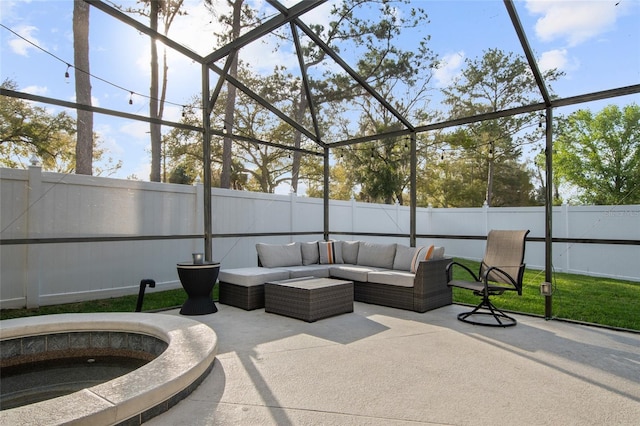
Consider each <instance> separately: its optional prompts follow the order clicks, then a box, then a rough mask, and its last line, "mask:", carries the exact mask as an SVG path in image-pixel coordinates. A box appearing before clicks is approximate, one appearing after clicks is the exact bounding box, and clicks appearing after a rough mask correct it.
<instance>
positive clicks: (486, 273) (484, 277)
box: [479, 265, 524, 295]
mask: <svg viewBox="0 0 640 426" xmlns="http://www.w3.org/2000/svg"><path fill="white" fill-rule="evenodd" d="M523 267H524V265H520V268H523ZM491 273H494V274H499V275H500V276H501V277H502V278H503V279H505V280H508V281H509V282H508V283H506V282H505V283H498V282H496V281H492V282H496V283H498V284H511V285H512V286H513V287H514V289H515V290H517V291H518V294H519V295H522V284H519V283H518V281H516V280H515V279H514V278H513V277H512V276H511V275H509V274H508V273H507V272H505V271H503V270H502V269H500V268H499V267H497V266H490V267H488V268H487V269H485V270H484V272H483V274H482V277H481V278H482V283H483V284H484V287H485V289H487V290H488V288H489V274H491ZM479 281H480V280H479ZM494 287H501V286H500V285H497V286H494ZM505 289H508V288H506V287H505Z"/></svg>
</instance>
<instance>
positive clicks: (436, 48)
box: [0, 0, 640, 303]
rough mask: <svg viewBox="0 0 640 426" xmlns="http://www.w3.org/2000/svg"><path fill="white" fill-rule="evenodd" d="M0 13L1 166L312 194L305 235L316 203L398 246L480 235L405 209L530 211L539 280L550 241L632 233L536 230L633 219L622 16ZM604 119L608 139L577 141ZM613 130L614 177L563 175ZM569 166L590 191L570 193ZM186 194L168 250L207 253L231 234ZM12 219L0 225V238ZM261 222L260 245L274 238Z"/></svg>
mask: <svg viewBox="0 0 640 426" xmlns="http://www.w3.org/2000/svg"><path fill="white" fill-rule="evenodd" d="M9 3H11V4H9ZM2 8H3V10H2V28H1V29H0V30H1V31H2V34H3V37H2V39H3V42H2V44H3V45H2V62H3V65H2V80H3V81H2V89H1V90H2V91H1V95H2V100H3V104H4V105H3V109H4V110H5V111H10V113H9V115H7V117H9V116H10V117H11V120H14V121H12V122H11V123H9V121H10V120H9V119H7V120H6V123H7V124H6V125H3V126H6V128H10V127H11V128H13V129H16V128H21V127H20V126H21V125H23V124H24V123H29V122H30V123H32V124H34V123H36V124H38V125H39V126H40V127H38V129H37V131H34V132H33V133H29V134H28V136H27V137H24V138H22V139H20V138H14V139H11V138H10V137H8V136H5V135H3V140H2V145H1V147H2V151H1V152H0V154H2V157H3V164H2V166H3V167H7V168H18V169H19V168H27V167H29V164H38V165H41V166H42V167H43V170H45V171H51V172H59V173H77V174H85V175H94V176H104V177H113V178H128V179H132V180H141V181H147V180H148V181H151V182H165V183H183V184H194V183H201V184H202V186H203V187H204V188H212V187H213V188H225V189H233V190H248V191H254V192H266V193H275V194H297V195H299V196H307V197H309V198H316V199H321V200H323V213H322V217H321V224H320V223H318V224H317V225H316V226H317V228H316V229H320V230H321V234H322V237H323V238H325V239H328V238H329V237H330V235H331V234H335V233H336V228H335V227H334V226H333V224H334V223H335V222H334V221H335V220H338V219H337V218H334V217H333V216H331V215H330V212H331V209H330V201H331V200H344V201H349V200H351V201H356V202H365V203H378V204H387V205H398V206H406V207H407V208H408V215H407V216H406V219H403V220H406V222H408V223H407V224H406V227H403V228H402V229H403V231H402V232H397V231H393V230H392V231H388V230H387V231H385V232H380V234H381V235H383V236H384V235H386V236H387V237H389V236H392V237H406V238H407V239H408V243H409V244H411V245H415V244H416V240H417V239H420V238H423V239H424V238H444V239H459V240H463V241H464V240H482V239H483V238H484V237H485V235H486V233H485V234H482V235H469V234H466V233H464V231H462V232H459V233H458V232H455V231H450V230H448V231H447V232H444V233H443V232H438V230H431V232H429V233H428V234H426V233H425V232H424V231H420V230H419V229H418V225H417V221H418V214H417V213H416V211H417V209H419V208H425V209H426V208H429V209H430V208H446V209H452V208H483V207H484V208H492V207H522V208H524V207H535V206H544V207H543V208H544V215H543V216H544V219H543V223H542V224H538V225H539V226H540V227H541V230H543V231H542V232H538V233H532V234H531V235H530V237H529V239H528V240H529V241H532V242H537V243H539V244H543V245H544V261H543V262H541V263H542V264H543V265H542V266H544V270H545V275H546V276H545V277H544V279H541V281H543V280H544V281H547V282H550V281H551V280H552V277H551V274H552V268H553V266H552V263H553V261H552V256H553V253H552V247H553V243H554V242H556V243H558V242H559V243H568V244H572V243H575V244H598V245H600V244H607V245H611V246H617V247H618V248H621V247H622V248H624V249H627V248H628V249H630V250H635V251H634V253H637V249H638V246H639V245H640V241H639V239H638V230H632V233H631V234H630V235H631V236H630V237H629V234H627V236H626V237H625V236H620V235H624V233H613V234H611V235H612V236H611V237H607V238H592V237H589V236H586V237H585V236H583V235H580V236H578V237H575V236H571V237H570V238H569V237H566V238H564V239H563V238H562V237H561V236H558V235H554V233H553V223H552V217H553V206H554V205H556V206H560V205H563V204H564V205H565V206H566V205H568V204H581V205H608V206H625V205H626V206H629V205H631V206H633V207H632V208H626V209H623V211H625V212H627V213H628V214H627V215H626V216H625V218H626V219H629V218H630V217H632V216H633V215H634V214H637V208H636V207H637V206H636V205H637V204H640V195H639V194H640V189H639V187H638V185H639V184H640V183H639V181H638V179H637V173H638V170H639V167H640V166H639V164H640V159H639V157H640V148H638V143H639V142H638V120H639V118H640V112H639V110H638V104H639V102H638V100H639V99H640V84H639V82H640V57H639V55H638V51H640V30H639V27H638V25H637V22H638V17H639V16H640V7H639V5H638V4H637V3H635V2H632V1H625V0H622V1H617V0H616V1H608V0H601V1H597V2H579V1H571V2H569V1H551V2H547V1H535V0H523V1H509V0H505V1H497V0H491V1H409V0H406V1H386V0H374V1H358V0H343V1H321V0H320V1H301V2H296V1H289V2H280V1H275V0H266V1H248V0H236V1H235V2H226V1H217V0H198V1H195V0H184V1H182V0H167V1H158V2H154V1H151V2H149V1H138V2H134V1H115V2H112V1H100V0H86V1H76V2H72V1H53V2H46V3H40V2H36V3H27V4H16V3H12V2H3V4H2ZM47 117H49V118H47ZM603 120H604V121H607V120H608V121H609V122H612V123H615V125H612V127H611V128H603V127H597V126H596V127H592V128H590V127H589V126H590V125H591V124H592V123H594V122H602V121H603ZM616 120H617V121H616ZM54 126H57V127H54ZM65 126H66V127H65ZM621 128H622V129H625V130H623V131H620V133H619V135H626V137H627V139H625V140H623V141H621V142H622V147H621V148H619V149H618V150H616V151H615V152H614V151H612V152H611V155H609V154H610V153H609V152H604V151H600V152H601V154H602V156H601V160H602V161H600V163H608V164H609V165H613V164H617V165H618V166H620V167H619V168H618V170H617V172H616V173H617V174H615V173H614V174H612V175H606V178H604V177H603V176H602V175H597V173H595V172H596V171H595V170H592V169H591V165H590V163H588V162H587V161H586V160H585V161H584V163H581V164H577V167H573V168H572V167H571V165H572V164H574V165H575V164H576V162H575V159H576V158H582V159H583V160H584V159H585V158H584V157H589V156H588V155H586V154H585V156H584V157H581V156H580V155H578V156H573V157H572V156H571V154H572V153H573V154H575V149H574V148H575V147H574V148H572V145H571V142H572V141H575V140H576V139H581V138H583V137H584V138H586V139H588V136H589V135H590V132H591V133H597V132H598V131H602V132H604V133H606V132H609V131H611V132H613V131H615V130H616V129H617V130H618V131H619V130H620V129H621ZM22 129H23V130H24V128H22ZM44 129H49V133H46V132H45V131H44ZM52 129H53V130H52ZM604 133H601V134H600V136H602V134H604ZM616 138H617V139H620V138H619V137H618V136H615V135H614V136H613V139H616ZM595 139H598V137H595ZM600 139H603V137H601V138H600ZM604 139H606V138H604ZM71 140H75V141H77V143H75V144H72V143H70V141H71ZM70 146H73V148H72V149H71V150H70V148H69V147H70ZM593 146H595V147H597V145H596V144H594V145H593ZM595 149H596V151H595V152H598V151H597V149H598V148H595ZM554 156H557V158H556V157H554ZM580 168H582V172H581V171H580V170H579V169H580ZM576 169H578V170H577V171H576ZM588 171H589V172H590V171H593V172H594V173H593V176H591V179H586V180H580V179H578V177H585V176H588V175H591V173H589V172H588ZM634 174H635V176H636V178H635V180H634V179H633V178H632V177H633V176H634ZM607 179H610V182H605V181H606V180H607ZM594 181H595V182H596V183H597V182H600V183H603V182H604V183H605V185H600V186H605V187H607V188H606V189H605V190H597V187H598V185H597V184H594ZM5 201H6V200H5V197H4V196H3V203H4V202H5ZM200 201H201V202H202V212H201V216H198V217H199V218H200V217H201V219H202V232H201V233H197V234H196V235H193V234H190V235H184V234H182V235H178V234H179V232H178V231H175V232H174V234H176V235H173V236H172V238H174V239H179V238H183V239H194V238H196V239H203V240H204V246H203V250H204V252H205V257H206V258H207V259H208V260H211V259H212V257H213V248H212V247H213V240H214V238H215V237H216V235H217V236H218V237H230V236H231V235H229V234H227V233H225V232H221V231H216V230H214V229H213V222H214V221H213V218H212V216H213V214H214V213H213V212H212V209H213V210H215V202H213V201H212V192H211V191H210V190H205V191H203V194H202V199H201V200H200ZM160 208H161V206H160ZM18 210H19V209H18ZM27 210H28V208H27V209H22V210H21V211H23V212H26V211H27ZM629 212H630V213H629ZM634 212H635V213H634ZM140 214H142V215H144V214H145V212H143V211H142V212H140ZM17 215H18V216H19V214H17ZM403 217H404V216H403ZM16 220H18V219H16ZM14 225H15V221H13V222H12V223H7V224H3V233H5V231H6V230H8V229H10V227H11V226H14ZM276 228H277V227H274V231H273V233H272V234H271V233H269V232H267V233H264V232H263V235H266V234H270V235H284V234H286V232H283V231H280V230H276ZM278 229H279V228H278ZM405 229H406V231H404V230H405ZM223 234H224V235H223ZM368 234H369V235H371V236H375V232H368ZM5 235H8V237H5ZM5 235H3V243H2V244H3V245H5V246H11V247H14V248H15V247H17V246H19V247H29V245H30V244H48V243H50V244H57V243H63V242H64V241H63V240H64V238H69V236H67V235H63V236H59V237H56V238H50V239H46V240H45V239H40V240H37V241H36V240H34V239H33V237H22V238H18V237H12V236H11V235H12V234H9V233H7V234H5ZM289 235H293V233H292V232H291V231H289ZM254 236H255V235H254ZM73 238H74V239H73V241H68V242H73V243H77V242H78V241H80V240H82V239H83V238H86V239H87V241H89V240H91V238H92V235H83V236H74V237H73ZM93 238H94V239H95V236H93ZM102 238H103V241H107V240H108V238H107V239H104V238H105V237H102ZM118 238H120V240H118ZM135 238H136V240H138V241H140V240H144V239H145V237H144V236H137V237H135ZM165 238H169V237H166V236H165ZM123 240H126V238H123V237H117V236H113V240H112V241H123ZM82 241H84V240H82ZM27 250H28V249H27ZM632 256H633V255H632ZM547 303H550V300H549V301H547Z"/></svg>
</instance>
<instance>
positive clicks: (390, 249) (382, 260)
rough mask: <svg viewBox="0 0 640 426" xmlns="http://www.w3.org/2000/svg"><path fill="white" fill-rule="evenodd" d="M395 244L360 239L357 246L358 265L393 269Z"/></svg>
mask: <svg viewBox="0 0 640 426" xmlns="http://www.w3.org/2000/svg"><path fill="white" fill-rule="evenodd" d="M395 255H396V244H395V243H391V244H380V243H369V242H364V241H360V246H359V247H358V265H363V266H373V267H376V268H386V269H393V259H394V257H395Z"/></svg>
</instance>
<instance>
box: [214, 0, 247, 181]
mask: <svg viewBox="0 0 640 426" xmlns="http://www.w3.org/2000/svg"><path fill="white" fill-rule="evenodd" d="M243 2H244V0H236V1H235V2H234V3H233V24H232V27H231V34H232V36H231V39H232V40H235V39H237V38H238V37H239V36H240V24H241V22H240V12H241V10H242V4H243ZM229 75H230V76H232V77H237V76H238V54H236V55H234V57H233V60H232V62H231V66H230V67H229ZM235 109H236V88H235V86H233V85H232V84H231V83H227V103H226V104H225V108H224V126H225V128H226V129H227V131H226V133H227V134H229V135H230V134H232V133H233V123H234V121H235ZM231 148H232V141H231V137H229V136H227V135H226V134H225V136H224V139H223V142H222V171H221V173H220V188H231V161H232V155H231Z"/></svg>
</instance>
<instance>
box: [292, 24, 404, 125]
mask: <svg viewBox="0 0 640 426" xmlns="http://www.w3.org/2000/svg"><path fill="white" fill-rule="evenodd" d="M295 23H296V25H297V26H298V27H300V29H301V30H302V31H304V33H305V34H306V35H307V36H309V38H310V39H311V40H313V42H314V43H316V44H317V45H318V46H319V47H320V48H321V49H322V50H324V52H325V53H326V54H327V55H329V56H330V57H331V59H333V60H334V61H336V62H337V63H338V65H340V66H341V67H342V69H344V70H345V71H346V72H347V73H348V74H349V75H350V76H351V78H353V79H354V80H355V81H356V82H358V84H360V85H361V86H362V87H363V88H364V90H366V91H367V92H368V93H369V94H370V95H371V96H373V97H374V98H375V99H376V100H377V101H378V102H380V104H382V106H384V107H385V108H386V109H387V110H388V111H389V112H390V113H391V114H393V115H394V116H395V117H396V118H397V119H398V121H400V122H401V123H402V124H403V125H404V126H405V127H407V128H408V129H409V130H414V127H413V125H412V124H411V123H410V122H409V121H408V120H407V119H406V118H405V117H404V115H402V114H400V112H398V110H396V109H395V108H394V107H393V106H392V105H391V104H390V103H389V102H387V101H386V100H385V99H384V98H383V97H382V96H381V95H380V94H379V93H378V92H377V91H376V90H375V89H374V88H373V87H371V86H370V85H369V83H367V82H366V81H365V80H364V79H363V78H362V76H360V74H358V73H357V72H356V71H355V70H354V69H353V68H351V67H350V66H349V64H347V63H346V62H345V61H344V60H343V59H342V58H341V57H340V55H338V54H337V53H336V52H335V51H334V50H333V49H332V48H331V47H329V46H328V45H327V44H326V43H325V42H324V41H322V40H321V39H320V37H318V35H317V34H316V33H314V32H313V30H311V28H309V27H308V26H307V25H306V24H305V23H304V22H302V21H300V20H299V19H296V20H295Z"/></svg>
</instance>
